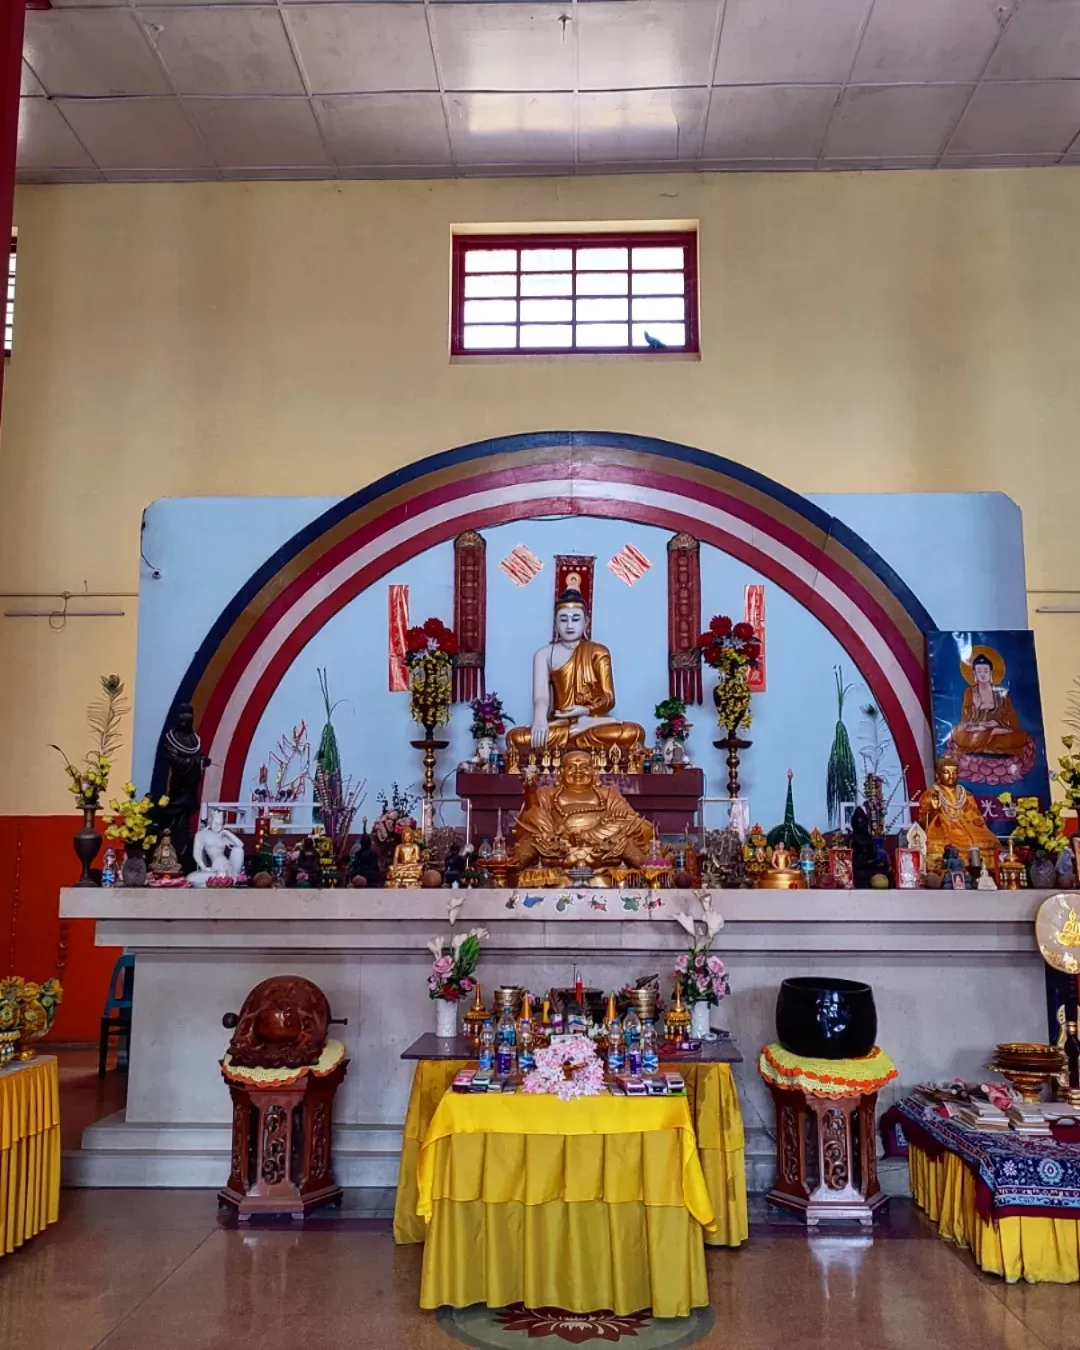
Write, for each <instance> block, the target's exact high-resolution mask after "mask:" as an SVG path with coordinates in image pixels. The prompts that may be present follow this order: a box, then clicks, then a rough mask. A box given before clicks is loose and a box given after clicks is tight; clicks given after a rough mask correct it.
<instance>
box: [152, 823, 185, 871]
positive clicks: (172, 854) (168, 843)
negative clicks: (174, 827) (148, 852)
mask: <svg viewBox="0 0 1080 1350" xmlns="http://www.w3.org/2000/svg"><path fill="white" fill-rule="evenodd" d="M182 871H183V868H182V867H181V866H180V859H179V858H178V857H177V856H176V849H174V848H173V842H172V831H171V830H169V829H164V830H162V832H161V842H160V843H159V844H158V846H157V848H156V849H154V853H153V857H152V858H151V859H150V872H151V873H152V874H153V875H154V876H155V877H178V876H179V875H180V873H181V872H182Z"/></svg>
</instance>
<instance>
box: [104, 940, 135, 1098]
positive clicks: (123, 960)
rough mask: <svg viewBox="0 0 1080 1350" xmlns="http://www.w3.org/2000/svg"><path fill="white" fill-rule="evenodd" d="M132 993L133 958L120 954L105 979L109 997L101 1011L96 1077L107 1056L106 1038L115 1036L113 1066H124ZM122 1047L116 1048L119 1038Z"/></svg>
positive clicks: (129, 1043) (107, 1040) (133, 977)
mask: <svg viewBox="0 0 1080 1350" xmlns="http://www.w3.org/2000/svg"><path fill="white" fill-rule="evenodd" d="M134 996H135V958H134V957H133V956H121V957H118V958H117V962H116V965H115V966H113V973H112V978H111V979H110V980H109V997H108V998H107V999H106V1000H105V1007H104V1009H103V1011H102V1014H101V1035H100V1036H99V1038H98V1077H99V1078H104V1077H105V1061H106V1059H108V1056H109V1037H110V1036H115V1037H116V1038H117V1056H116V1067H117V1068H118V1069H120V1068H126V1067H127V1058H128V1051H129V1050H130V1048H131V1004H132V1000H133V999H134ZM121 1037H122V1038H123V1042H124V1048H123V1050H121V1049H120V1038H121Z"/></svg>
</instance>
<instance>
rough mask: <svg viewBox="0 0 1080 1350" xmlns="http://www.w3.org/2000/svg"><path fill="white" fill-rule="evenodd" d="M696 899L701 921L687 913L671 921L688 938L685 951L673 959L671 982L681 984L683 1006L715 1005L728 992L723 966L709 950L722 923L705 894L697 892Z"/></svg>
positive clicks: (725, 968)
mask: <svg viewBox="0 0 1080 1350" xmlns="http://www.w3.org/2000/svg"><path fill="white" fill-rule="evenodd" d="M698 898H699V900H700V903H701V910H702V914H703V916H704V917H703V918H702V919H695V918H694V917H693V916H692V915H690V914H676V915H675V922H676V923H677V924H679V926H680V927H681V928H682V929H683V930H684V931H685V932H686V933H687V934H688V935H689V937H690V950H689V952H683V953H682V954H681V955H679V956H677V957H676V958H675V983H676V985H681V987H682V992H683V998H684V999H685V1000H686V1002H687V1003H699V1002H705V1003H719V1002H720V1000H721V999H722V998H726V997H727V996H728V994H730V993H731V986H730V985H729V983H728V974H727V967H726V966H725V965H724V963H723V961H722V960H721V959H720V957H719V956H717V955H716V953H715V952H714V951H713V950H712V944H713V939H714V938H715V937H716V934H717V933H718V932H719V931H720V929H721V927H722V926H723V922H724V921H723V919H722V918H721V917H720V915H719V914H718V913H716V911H715V910H714V909H713V907H712V896H711V895H709V893H708V891H702V892H700V893H699V896H698Z"/></svg>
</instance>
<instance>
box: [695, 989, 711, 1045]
mask: <svg viewBox="0 0 1080 1350" xmlns="http://www.w3.org/2000/svg"><path fill="white" fill-rule="evenodd" d="M710 1030H711V1028H710V1026H709V1000H708V999H707V998H697V999H695V1000H694V1002H693V1003H692V1004H691V1005H690V1035H691V1036H692V1037H693V1039H694V1040H695V1041H703V1040H704V1039H705V1037H706V1036H708V1034H709V1032H710Z"/></svg>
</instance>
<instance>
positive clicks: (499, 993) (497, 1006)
mask: <svg viewBox="0 0 1080 1350" xmlns="http://www.w3.org/2000/svg"><path fill="white" fill-rule="evenodd" d="M491 1001H492V1005H493V1007H494V1010H495V1018H496V1020H498V1018H500V1017H501V1016H502V1015H503V1013H504V1011H505V1010H506V1009H507V1008H509V1009H510V1016H511V1017H513V1019H514V1020H515V1021H517V1019H518V1018H519V1017H520V1016H521V1008H522V1005H523V1004H524V1002H525V990H524V989H522V988H521V986H520V985H516V984H502V985H499V987H498V988H497V989H495V990H493V991H492V995H491Z"/></svg>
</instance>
